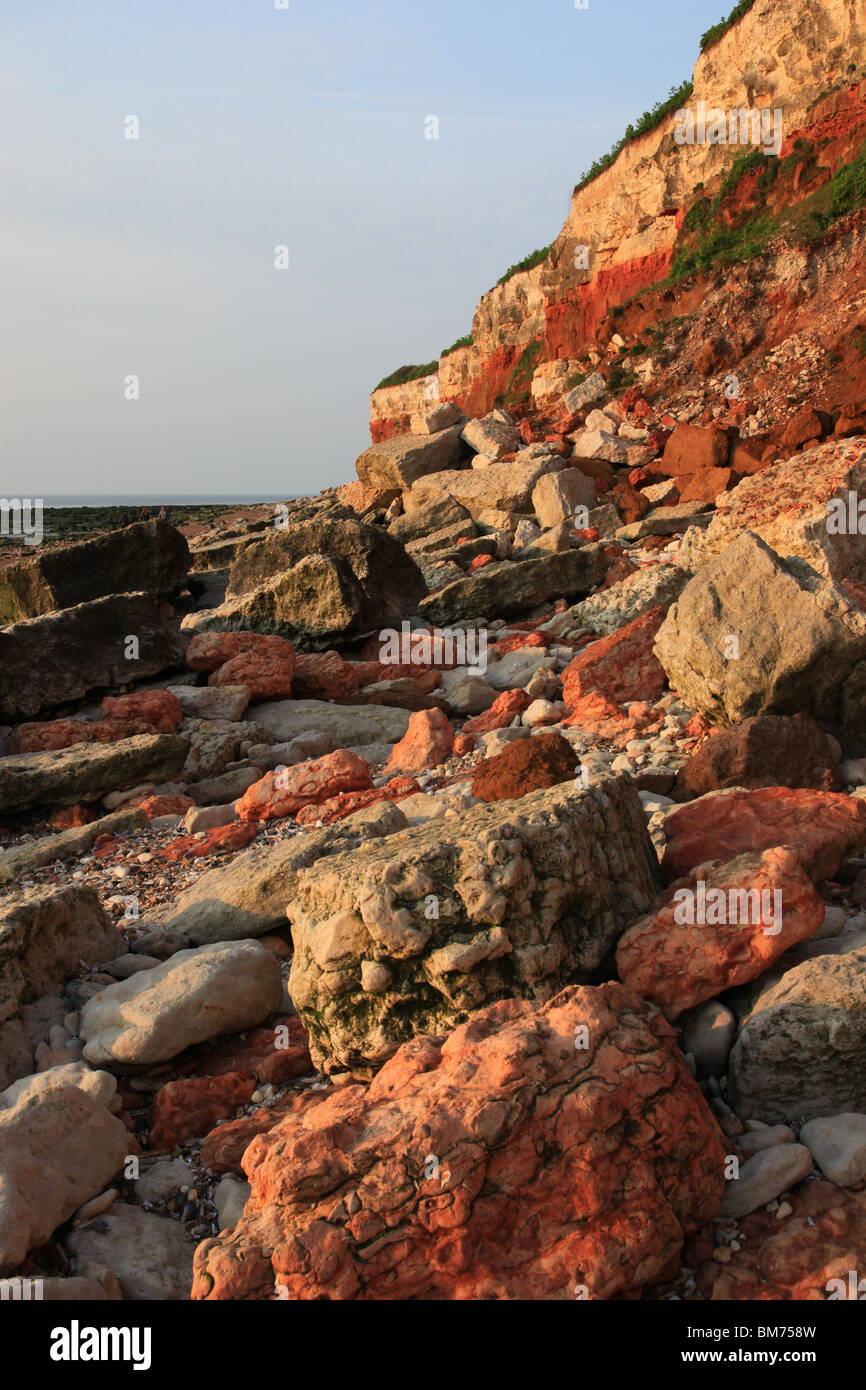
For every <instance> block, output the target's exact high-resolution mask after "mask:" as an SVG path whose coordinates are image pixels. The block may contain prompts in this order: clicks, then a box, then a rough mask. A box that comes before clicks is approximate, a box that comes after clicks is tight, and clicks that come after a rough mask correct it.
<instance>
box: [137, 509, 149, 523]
mask: <svg viewBox="0 0 866 1390" xmlns="http://www.w3.org/2000/svg"><path fill="white" fill-rule="evenodd" d="M138 519H139V521H149V520H150V507H142V509H141V514H140V516H139V518H138Z"/></svg>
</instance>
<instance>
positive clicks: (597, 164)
mask: <svg viewBox="0 0 866 1390" xmlns="http://www.w3.org/2000/svg"><path fill="white" fill-rule="evenodd" d="M692 91H693V86H692V83H691V81H688V82H683V83H681V84H680V86H679V87H671V89H670V94H669V95H668V96H666V97H663V98H662V99H661V101H657V102H656V104H655V106H653V107H651V109H650V110H649V111H644V113H643V115H642V116H641V117H640V120H638V121H637V122H636V123H635V124H634V125H627V126H626V128H625V135H623V137H622V139H620V140H617V142H616V144H615V145H614V146H613V148H612V149H611V150H609V151H608V153H607V154H603V155H602V156H601V157H600V158H599V159H596V160H594V161H593V163H592V164H591V165H590V166H589V168H588V169H587V171H586V173H585V174H583V175H582V176H581V178H580V180H579V181H578V182H577V183H576V184H575V185H574V192H575V193H579V192H580V190H581V189H582V188H586V186H587V184H590V183H592V181H593V179H596V178H598V176H599V174H602V173H604V170H605V169H609V168H610V166H611V164H613V162H614V160H615V159H616V158H617V157H618V156H619V155H620V154H621V153H622V151H623V150H624V149H625V147H626V145H628V144H630V143H631V141H632V140H637V139H639V138H640V136H641V135H647V134H648V133H649V131H651V130H655V128H656V126H659V125H661V123H662V121H663V120H664V118H665V116H669V115H670V114H671V112H673V111H678V110H679V108H680V107H681V106H682V105H683V103H684V102H687V101H688V99H689V97H690V96H691V94H692Z"/></svg>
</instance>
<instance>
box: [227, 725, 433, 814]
mask: <svg viewBox="0 0 866 1390" xmlns="http://www.w3.org/2000/svg"><path fill="white" fill-rule="evenodd" d="M424 712H425V713H428V712H429V711H424ZM433 713H434V714H437V713H438V710H434V711H433ZM410 723H411V721H410ZM372 785H373V779H372V777H371V776H370V768H369V765H368V764H367V763H365V762H364V759H363V758H359V757H358V755H357V753H350V752H349V751H348V749H346V748H338V749H337V751H336V753H328V754H327V755H326V756H325V757H324V758H314V759H312V760H311V761H310V762H308V763H298V765H297V766H296V767H286V768H283V769H282V770H281V771H279V772H267V773H265V775H264V777H262V778H261V779H260V781H258V782H254V783H253V785H252V786H251V787H249V788H248V789H247V791H245V792H244V794H243V796H242V797H241V798H240V800H239V801H236V802H235V810H236V811H237V813H238V816H239V817H240V819H241V820H242V821H260V820H276V819H278V818H279V817H281V816H293V815H295V813H296V812H297V811H300V809H301V807H302V806H309V805H311V804H315V805H318V804H319V803H320V802H322V801H327V800H328V799H329V797H332V796H338V795H340V793H341V792H353V791H364V790H365V789H366V788H367V787H371V786H372Z"/></svg>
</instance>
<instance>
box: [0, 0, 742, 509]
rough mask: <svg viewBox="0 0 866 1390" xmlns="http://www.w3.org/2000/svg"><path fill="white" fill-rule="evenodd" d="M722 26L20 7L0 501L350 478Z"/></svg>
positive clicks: (696, 1) (695, 4)
mask: <svg viewBox="0 0 866 1390" xmlns="http://www.w3.org/2000/svg"><path fill="white" fill-rule="evenodd" d="M729 7H730V6H729V5H726V4H724V3H720V0H688V2H687V0H655V3H653V4H649V3H639V2H638V0H590V8H589V9H588V10H576V9H575V7H574V0H535V3H518V0H465V3H457V2H456V0H436V3H435V4H425V3H408V4H407V0H359V3H356V4H351V3H348V0H289V9H288V10H278V9H277V8H276V7H275V4H274V0H212V3H205V0H173V2H172V3H166V2H164V0H145V3H141V2H140V3H137V4H133V3H130V2H129V0H104V2H103V0H74V3H68V0H67V2H66V3H60V0H40V3H39V4H38V5H36V4H33V3H29V4H27V3H24V0H21V2H20V3H10V0H0V118H2V125H3V130H4V139H3V143H2V150H0V190H2V191H0V198H2V206H0V247H2V254H0V303H2V306H3V308H2V316H3V327H4V330H5V331H4V334H3V350H2V351H3V356H2V362H0V410H2V419H3V457H2V466H0V495H3V496H21V495H27V496H43V497H44V498H45V500H46V503H47V502H48V501H49V499H50V496H51V493H52V492H56V493H104V492H124V493H125V492H130V493H134V492H137V491H138V492H146V493H149V494H153V493H158V492H159V491H160V490H164V491H165V492H166V493H167V494H169V493H171V494H176V493H181V492H190V493H192V492H196V493H199V492H204V493H237V492H243V491H246V490H248V491H249V492H250V494H273V495H274V496H275V497H280V496H283V495H288V494H291V493H298V492H310V491H317V490H318V489H319V488H321V487H324V486H326V485H328V484H330V483H336V482H344V481H347V480H348V479H350V478H352V477H354V461H355V458H356V457H357V455H358V453H360V451H361V450H362V449H363V448H365V447H366V445H367V444H368V442H369V434H368V424H367V421H368V397H369V392H370V390H371V389H372V388H373V387H374V386H375V384H376V383H377V382H378V381H379V379H380V378H381V377H383V376H384V375H385V374H386V373H388V372H390V371H392V370H393V369H394V368H396V367H398V366H400V365H401V364H403V363H405V362H425V361H428V360H430V359H432V358H433V357H436V356H438V354H439V352H440V350H441V349H442V348H444V347H446V346H448V345H449V344H450V343H451V342H453V341H454V339H455V338H457V337H459V336H460V335H462V334H464V333H467V332H468V331H469V329H470V327H471V322H472V313H473V310H474V308H475V305H476V304H477V302H478V299H479V297H480V296H481V294H482V293H483V292H484V291H485V290H487V289H489V288H490V286H491V285H492V284H493V283H494V282H495V281H496V280H497V278H498V277H499V275H500V274H501V273H502V272H503V271H504V270H505V269H506V268H507V266H509V265H510V264H512V263H513V262H514V261H516V260H519V259H520V258H521V257H522V256H524V255H526V254H527V253H528V252H529V251H532V250H534V249H535V248H536V247H538V246H543V245H546V244H547V243H548V242H549V241H552V240H553V238H554V236H555V235H556V233H557V232H558V231H559V228H560V226H561V225H562V222H563V221H564V219H565V217H566V215H567V212H568V206H569V195H570V192H571V189H572V187H573V185H574V183H575V182H576V181H577V179H578V178H579V176H580V175H581V173H582V172H583V171H584V170H585V169H586V168H587V167H588V166H589V164H590V163H591V162H592V160H593V159H594V158H595V157H596V156H597V155H599V154H601V153H604V152H605V151H606V150H607V149H609V147H610V146H611V145H612V144H613V143H614V141H615V140H616V139H618V138H619V136H620V135H621V134H622V132H623V130H624V128H625V126H626V125H627V124H628V122H629V121H631V120H634V119H635V118H636V117H637V116H639V115H640V114H641V112H643V111H644V110H645V109H646V108H648V107H650V106H652V105H653V104H654V102H655V101H657V100H658V99H659V98H660V97H663V96H666V95H667V92H668V89H669V88H670V87H671V86H672V85H675V84H678V83H679V82H681V81H682V80H683V79H684V78H686V77H688V76H690V74H691V71H692V67H693V64H694V61H695V59H696V57H697V53H698V44H699V37H700V34H701V33H702V31H703V30H704V29H706V28H708V27H709V25H710V24H712V23H714V22H715V21H716V20H718V19H719V18H720V17H721V16H722V14H723V13H725V12H726V11H727V9H728V8H729ZM130 115H132V116H135V117H137V118H138V122H139V139H138V140H128V139H126V138H125V137H124V121H125V118H126V117H128V116H130ZM429 115H435V116H437V117H438V120H439V139H438V140H428V139H425V135H424V130H425V118H426V117H427V116H429ZM277 245H286V246H287V247H288V248H289V262H290V264H289V269H288V270H285V271H281V270H276V269H275V268H274V248H275V246H277ZM131 375H135V376H137V377H138V379H139V392H140V395H139V399H138V400H135V401H131V400H127V399H125V394H124V381H125V378H127V377H128V376H131Z"/></svg>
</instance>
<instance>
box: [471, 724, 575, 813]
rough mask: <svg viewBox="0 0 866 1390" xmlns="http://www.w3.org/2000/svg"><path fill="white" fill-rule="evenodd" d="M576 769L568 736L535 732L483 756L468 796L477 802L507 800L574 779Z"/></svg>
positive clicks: (573, 752)
mask: <svg viewBox="0 0 866 1390" xmlns="http://www.w3.org/2000/svg"><path fill="white" fill-rule="evenodd" d="M576 770H577V756H576V754H575V751H574V749H573V748H572V746H571V744H570V743H569V742H568V739H565V738H563V737H562V734H555V733H550V734H537V735H536V736H535V737H534V738H527V739H518V740H516V741H515V742H514V743H510V744H508V746H507V747H506V748H503V750H502V752H501V753H497V754H496V755H495V756H494V757H492V758H487V759H486V761H485V762H483V763H482V764H481V766H480V767H479V769H478V771H477V772H476V773H475V776H474V778H473V779H472V795H473V796H477V797H478V799H479V800H480V801H505V800H510V799H513V798H515V797H521V796H526V795H527V794H528V793H529V792H534V791H538V790H539V789H540V788H544V787H555V786H558V785H559V783H560V782H569V781H574V778H575V773H576Z"/></svg>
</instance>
